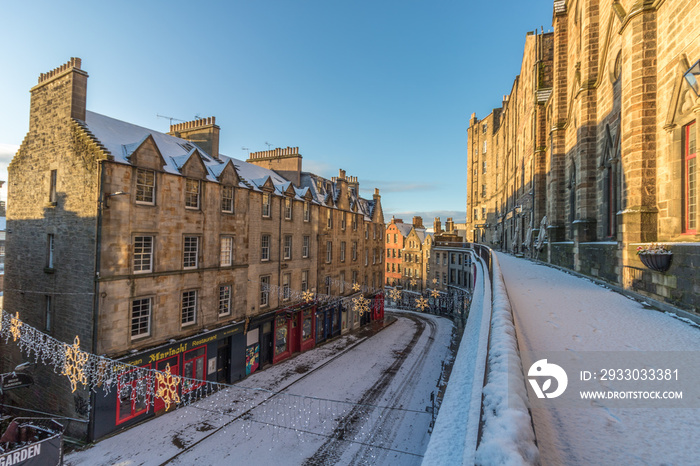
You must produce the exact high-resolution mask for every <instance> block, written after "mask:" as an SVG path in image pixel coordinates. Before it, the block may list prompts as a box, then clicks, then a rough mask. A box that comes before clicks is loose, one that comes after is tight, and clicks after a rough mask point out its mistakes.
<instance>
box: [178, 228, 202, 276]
mask: <svg viewBox="0 0 700 466" xmlns="http://www.w3.org/2000/svg"><path fill="white" fill-rule="evenodd" d="M192 239H194V240H195V246H196V248H195V250H194V265H188V264H192V261H191V259H192V253H193V251H192V250H191V248H192V244H191V242H192ZM188 241H189V242H190V245H189V249H190V250H189V251H188V244H187V243H188ZM199 250H200V237H199V236H196V235H191V236H184V237H183V240H182V268H183V270H194V269H197V268H199ZM188 258H189V261H188Z"/></svg>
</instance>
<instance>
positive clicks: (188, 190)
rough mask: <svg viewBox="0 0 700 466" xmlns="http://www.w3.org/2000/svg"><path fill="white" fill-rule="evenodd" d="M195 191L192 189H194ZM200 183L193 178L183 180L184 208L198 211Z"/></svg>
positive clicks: (200, 191)
mask: <svg viewBox="0 0 700 466" xmlns="http://www.w3.org/2000/svg"><path fill="white" fill-rule="evenodd" d="M195 187H196V188H197V189H194V188H195ZM201 199H202V182H201V181H200V180H195V179H194V178H185V208H186V209H191V210H199V208H200V206H201V205H202V202H201Z"/></svg>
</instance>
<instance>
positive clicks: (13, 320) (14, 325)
mask: <svg viewBox="0 0 700 466" xmlns="http://www.w3.org/2000/svg"><path fill="white" fill-rule="evenodd" d="M21 327H22V321H21V320H19V312H16V313H15V317H12V314H10V333H11V334H12V341H17V339H18V338H19V337H20V331H19V329H20V328H21Z"/></svg>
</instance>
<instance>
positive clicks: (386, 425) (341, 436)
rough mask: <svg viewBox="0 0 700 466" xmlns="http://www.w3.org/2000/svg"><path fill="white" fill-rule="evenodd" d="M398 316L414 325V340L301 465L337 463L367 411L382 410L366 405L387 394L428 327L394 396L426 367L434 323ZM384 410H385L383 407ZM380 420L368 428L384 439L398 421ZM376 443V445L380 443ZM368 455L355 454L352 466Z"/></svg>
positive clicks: (434, 327) (390, 419)
mask: <svg viewBox="0 0 700 466" xmlns="http://www.w3.org/2000/svg"><path fill="white" fill-rule="evenodd" d="M401 316H402V317H405V318H407V319H409V320H411V321H413V322H414V323H415V324H416V325H415V332H414V334H413V337H412V338H411V340H410V341H409V342H408V344H407V345H406V346H405V348H404V349H403V350H402V351H400V352H397V357H396V359H395V360H394V362H393V363H392V364H391V365H390V366H389V367H388V368H387V369H385V370H384V372H383V374H382V376H381V377H380V378H379V379H378V380H377V381H376V382H375V384H374V385H373V386H372V388H370V389H368V390H367V391H365V392H364V393H363V394H362V397H361V398H360V399H359V400H358V401H357V405H356V406H355V407H353V408H352V409H351V410H350V412H349V413H348V414H346V415H345V416H343V417H342V418H341V419H340V420H339V421H338V425H337V426H336V428H335V429H334V430H333V432H332V434H331V437H332V438H331V439H329V440H328V441H327V442H326V443H325V444H324V445H323V446H321V448H319V449H318V450H317V451H316V453H314V454H313V455H312V456H311V457H310V458H308V459H307V460H306V461H305V462H304V463H303V464H304V466H320V465H329V464H336V463H337V462H338V460H339V459H340V458H341V456H342V455H343V453H344V452H345V451H346V450H347V449H348V447H349V446H350V445H351V444H352V442H353V440H352V439H353V438H354V437H355V435H356V434H357V433H358V432H359V431H360V430H361V429H363V427H364V425H363V424H364V423H365V421H366V418H367V416H368V415H369V414H370V412H371V411H372V410H374V409H381V408H375V407H373V406H365V405H371V404H376V402H377V401H378V400H380V399H381V398H382V397H383V396H384V394H385V393H386V391H387V390H388V389H389V387H390V385H391V382H392V380H394V378H395V377H396V375H397V373H398V371H399V369H400V368H401V366H402V365H403V364H404V362H406V360H407V358H408V356H409V355H410V354H411V352H412V351H413V349H414V347H415V345H416V343H417V342H418V341H419V340H420V338H421V336H422V335H423V333H424V332H425V329H426V326H429V327H430V336H429V340H428V343H427V344H426V346H425V347H424V348H423V355H422V356H419V357H418V358H417V360H416V362H414V363H413V365H412V366H411V367H410V368H409V371H408V374H407V375H406V377H404V379H403V380H402V382H401V384H400V385H399V387H398V389H397V390H395V391H394V393H396V394H400V393H401V392H402V391H403V390H404V389H405V388H406V387H407V386H408V385H410V384H411V382H412V380H413V379H412V377H413V376H414V375H415V374H416V373H420V371H421V370H422V368H423V366H424V364H425V354H427V353H428V352H429V350H430V348H431V346H432V345H433V343H434V341H435V334H436V333H437V324H436V323H435V322H434V321H432V320H431V319H426V318H424V317H421V316H420V314H410V313H402V314H401ZM426 324H427V325H426ZM401 404H402V401H401V400H400V399H395V401H394V402H393V403H392V405H391V407H400V405H401ZM384 410H386V408H385V409H384ZM402 417H403V416H402ZM380 419H381V421H379V422H380V425H379V426H378V427H377V424H378V423H375V425H374V426H370V427H371V428H372V431H373V432H374V431H376V429H375V428H378V429H381V430H382V431H383V433H384V435H383V437H387V436H388V433H390V431H391V428H392V427H393V425H395V424H396V423H397V422H398V421H400V419H397V418H396V417H393V416H382V417H381V418H380ZM387 431H388V433H387ZM375 438H376V437H375ZM377 443H378V444H379V443H380V442H377ZM369 454H370V452H368V451H367V450H366V449H365V450H363V451H360V452H358V453H356V454H355V455H354V457H353V459H352V463H351V464H358V463H359V464H363V463H366V462H367V459H365V457H366V456H367V455H369Z"/></svg>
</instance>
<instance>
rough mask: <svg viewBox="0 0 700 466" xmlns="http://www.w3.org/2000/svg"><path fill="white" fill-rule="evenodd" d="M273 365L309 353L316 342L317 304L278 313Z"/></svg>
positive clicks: (274, 334)
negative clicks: (297, 354) (305, 352)
mask: <svg viewBox="0 0 700 466" xmlns="http://www.w3.org/2000/svg"><path fill="white" fill-rule="evenodd" d="M274 324H275V328H274V332H273V337H274V344H273V348H274V356H273V359H272V362H273V364H277V363H278V362H280V361H284V360H285V359H287V358H289V357H290V356H292V355H293V354H294V353H299V352H303V351H308V350H310V349H311V348H313V347H314V345H315V341H316V304H314V303H311V304H306V303H304V304H300V305H297V306H293V307H289V308H286V309H282V310H281V311H278V312H277V314H276V315H275V320H274Z"/></svg>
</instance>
